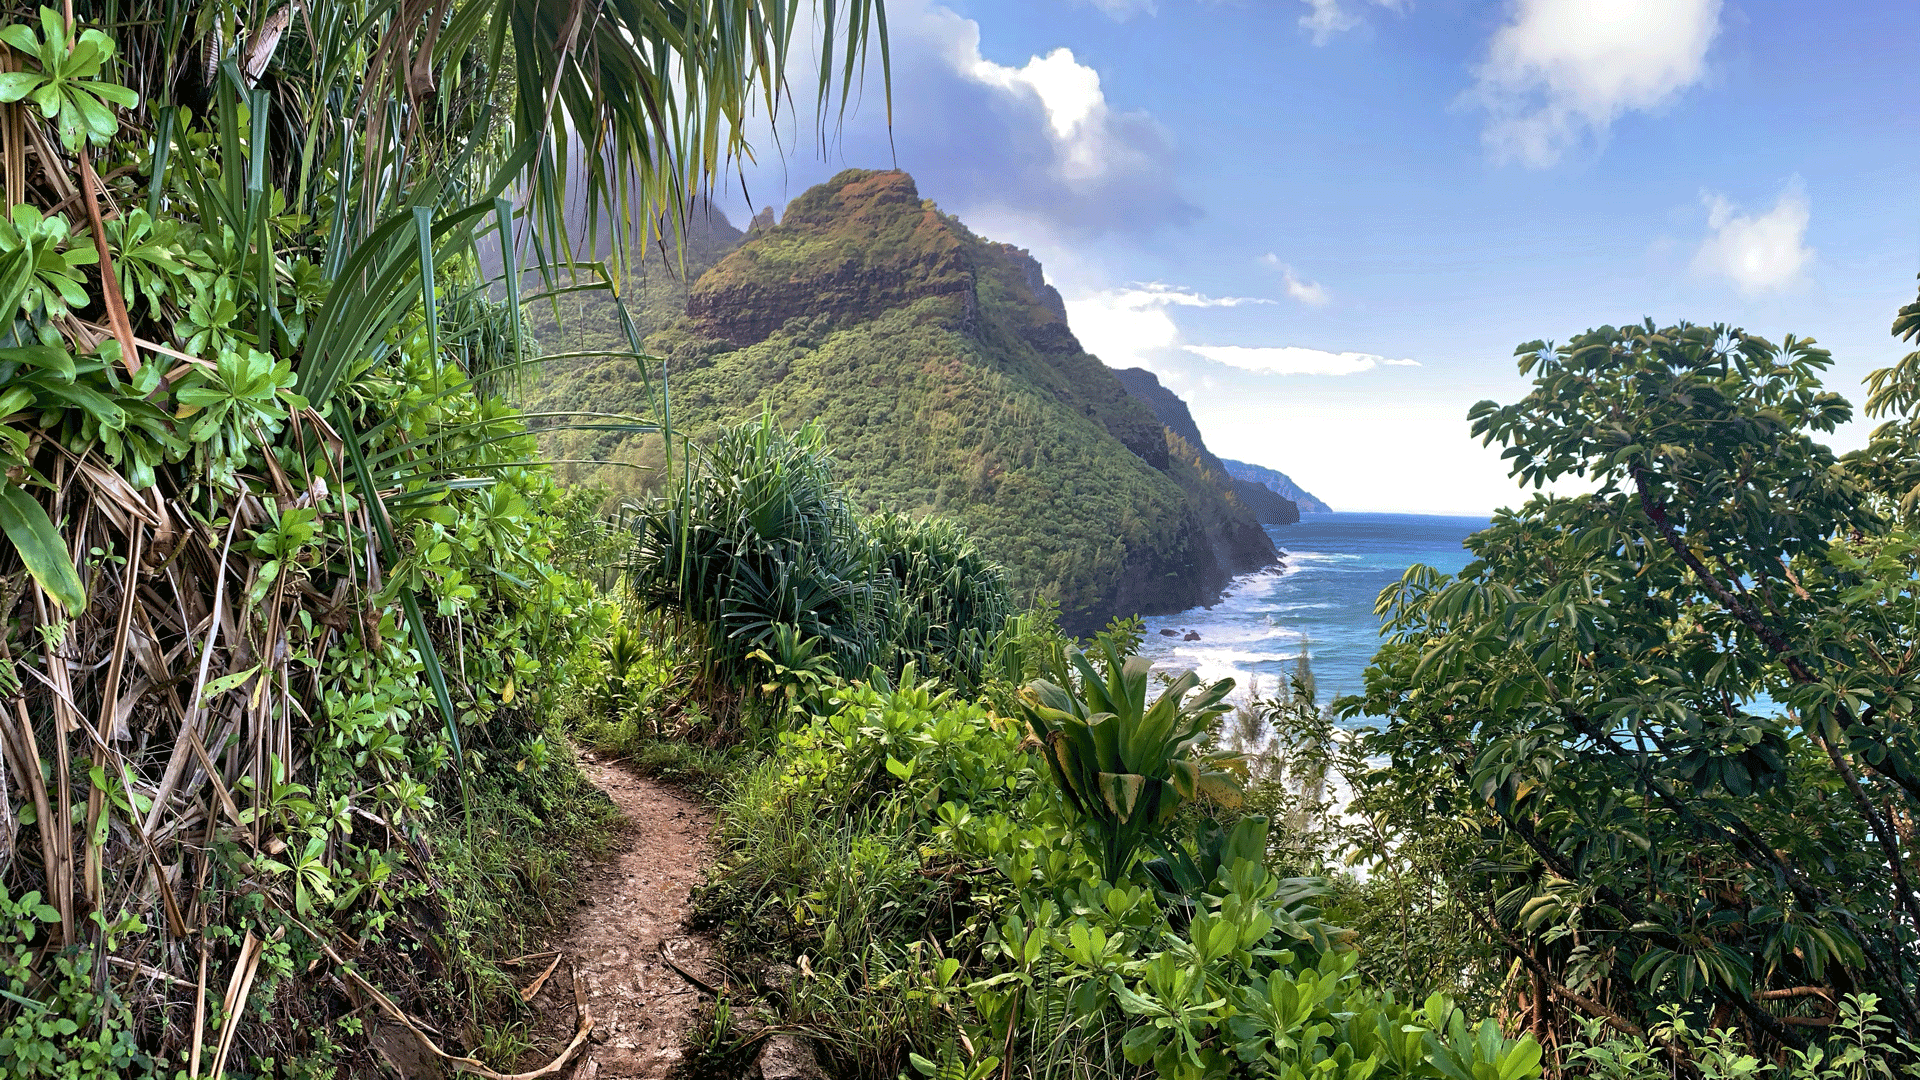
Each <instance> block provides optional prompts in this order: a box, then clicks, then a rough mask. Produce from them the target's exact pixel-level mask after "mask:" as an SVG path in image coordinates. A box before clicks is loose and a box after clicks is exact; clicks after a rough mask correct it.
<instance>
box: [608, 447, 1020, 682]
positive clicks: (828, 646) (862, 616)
mask: <svg viewBox="0 0 1920 1080" xmlns="http://www.w3.org/2000/svg"><path fill="white" fill-rule="evenodd" d="M633 529H634V533H635V541H634V549H633V554H632V559H631V562H630V565H629V574H630V580H631V582H632V586H633V588H634V590H635V592H636V595H637V596H638V597H639V599H640V600H641V601H642V602H643V603H644V604H646V605H648V606H651V607H654V608H664V609H671V610H674V611H678V612H681V613H683V614H684V615H685V616H687V617H688V618H690V619H692V620H693V621H694V622H695V623H696V624H697V625H699V626H701V627H703V628H704V629H705V630H706V631H707V634H708V644H709V646H710V648H711V649H712V650H713V651H714V654H715V655H716V656H717V657H718V658H719V660H720V661H721V662H722V663H723V664H726V665H729V667H731V668H738V667H739V666H740V665H742V664H743V663H744V662H745V661H747V660H749V659H756V658H757V659H758V660H759V662H760V663H761V664H763V665H765V666H766V667H768V668H770V669H772V675H773V678H774V682H773V684H771V686H772V687H776V688H777V687H788V686H790V687H794V688H796V691H797V690H799V689H801V688H804V687H812V686H817V685H818V678H819V676H820V675H821V674H823V673H826V672H833V671H837V672H838V673H840V674H843V675H858V674H864V673H865V672H866V671H867V670H868V669H869V668H874V667H878V668H879V669H881V670H883V671H898V670H900V668H901V666H902V665H903V664H908V663H915V664H918V665H919V666H920V668H921V670H923V671H933V672H937V673H938V674H940V675H942V676H946V677H949V678H952V679H954V680H957V681H959V682H961V683H963V684H965V685H973V684H975V683H977V682H979V680H980V679H981V678H982V677H983V675H984V672H985V668H986V665H987V662H988V660H989V659H990V657H991V654H992V649H993V647H994V643H995V641H996V640H997V638H998V635H999V634H1000V632H1001V630H1002V629H1003V628H1004V626H1005V625H1006V622H1007V620H1008V618H1009V617H1010V616H1011V615H1012V613H1013V601H1012V594H1011V591H1010V590H1009V589H1008V587H1007V583H1006V577H1005V574H1004V573H1003V572H1002V571H1001V570H1000V568H999V567H998V566H996V565H994V564H992V563H990V562H988V561H987V560H985V559H984V558H982V557H981V556H980V554H979V553H978V552H977V551H976V550H975V548H974V547H973V544H972V543H971V542H970V541H969V540H968V539H967V537H966V535H965V534H964V533H962V532H961V531H960V530H958V529H957V528H955V527H954V526H952V525H950V524H947V523H944V522H938V521H914V520H910V519H906V518H901V517H898V516H891V515H889V516H883V517H881V518H879V519H877V520H868V519H865V518H863V517H861V516H860V515H859V514H858V513H856V512H855V511H854V510H853V509H852V507H851V506H850V505H849V504H848V502H847V500H846V498H845V496H844V495H843V494H842V493H841V491H840V488H839V487H838V485H837V484H836V483H835V482H834V479H833V474H832V468H831V463H830V460H829V458H828V457H827V455H826V453H825V450H824V447H823V441H822V436H821V433H820V431H819V429H818V428H815V427H806V428H802V429H801V430H800V431H798V432H796V433H794V434H793V435H791V436H789V435H787V434H786V433H784V432H782V431H780V430H779V429H778V428H777V427H775V426H774V423H773V420H772V418H771V417H762V418H761V420H760V421H759V422H758V423H747V424H741V425H739V426H736V427H733V428H729V429H727V430H725V431H723V432H722V433H721V434H720V435H719V437H717V438H716V439H714V440H713V441H712V442H711V444H709V445H706V446H703V447H701V449H700V456H699V459H698V464H697V466H696V465H694V464H693V463H689V465H688V472H687V474H686V476H685V479H684V482H683V483H682V484H680V485H677V486H675V487H674V488H673V489H671V490H670V491H669V492H668V493H667V494H666V495H665V496H663V497H661V498H657V499H655V500H653V501H651V502H650V503H649V504H647V505H646V506H644V507H642V508H640V509H639V510H638V511H637V512H636V513H635V514H634V517H633ZM810 680H811V681H810ZM781 694H782V696H784V697H787V698H790V699H791V698H792V697H793V694H792V693H788V692H787V691H786V690H784V689H783V690H781ZM804 696H805V697H807V698H811V697H812V696H813V695H812V693H811V690H810V689H809V690H808V692H807V693H806V694H805V695H804Z"/></svg>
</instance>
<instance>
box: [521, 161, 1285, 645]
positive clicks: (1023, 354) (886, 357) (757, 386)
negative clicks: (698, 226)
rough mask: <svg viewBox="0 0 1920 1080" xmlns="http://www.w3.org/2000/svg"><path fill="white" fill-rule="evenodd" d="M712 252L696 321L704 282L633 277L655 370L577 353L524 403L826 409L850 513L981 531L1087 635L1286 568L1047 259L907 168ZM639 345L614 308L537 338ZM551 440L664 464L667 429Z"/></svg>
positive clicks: (700, 415)
mask: <svg viewBox="0 0 1920 1080" xmlns="http://www.w3.org/2000/svg"><path fill="white" fill-rule="evenodd" d="M716 232H717V229H716ZM707 235H713V234H712V233H709V234H707ZM698 256H699V258H698V260H696V259H695V258H694V257H693V256H692V255H691V254H690V256H689V260H688V263H687V269H688V271H689V272H690V273H692V272H700V271H704V273H700V276H699V278H698V280H697V281H696V282H695V283H694V284H693V286H692V287H691V292H692V303H693V305H694V307H695V308H697V309H698V310H697V311H696V315H697V317H696V318H690V319H680V320H674V321H671V322H664V321H655V320H658V319H659V318H660V316H659V312H660V311H661V310H663V309H665V308H667V307H669V305H670V301H671V299H673V298H679V297H683V296H686V295H687V293H686V291H685V289H686V287H685V286H682V285H680V284H678V283H677V282H675V281H673V279H672V277H671V272H672V271H673V269H674V268H673V267H671V266H669V267H654V268H652V269H650V270H649V271H648V276H647V277H645V278H644V279H643V280H642V281H641V282H639V283H638V284H637V287H636V288H634V289H632V290H629V291H630V293H632V294H633V295H634V297H635V299H634V300H633V302H632V304H631V306H630V311H629V313H630V314H631V315H632V316H633V318H634V323H635V326H636V327H644V328H646V329H650V330H654V331H657V332H656V333H653V334H652V336H650V337H648V338H647V339H646V344H647V347H648V349H649V350H650V351H652V352H654V353H657V354H658V355H659V356H660V357H661V361H660V366H659V367H656V368H654V369H652V370H653V375H652V376H651V382H648V381H647V379H648V376H646V375H645V374H644V373H643V372H642V371H641V370H640V369H638V368H636V367H635V366H634V365H633V364H632V362H631V361H629V360H626V359H621V358H608V359H592V358H586V359H581V360H576V361H561V362H560V366H558V367H557V368H556V369H555V372H554V373H553V374H550V375H548V376H546V379H547V381H546V382H545V383H544V384H542V385H541V386H539V387H536V388H534V389H533V390H532V391H530V396H529V400H530V401H531V402H533V403H534V404H533V405H532V406H531V407H534V408H538V409H553V410H565V409H596V410H603V409H604V410H616V411H617V410H626V411H638V410H639V409H640V408H641V407H642V403H643V402H644V401H646V400H648V393H649V388H651V389H652V390H653V391H654V392H657V391H658V389H659V387H661V386H662V385H663V383H669V384H670V385H671V398H672V403H673V425H674V428H675V430H676V431H679V432H682V433H684V434H685V435H687V436H689V437H691V438H692V439H693V440H694V441H696V442H707V441H711V440H713V439H715V438H717V437H718V436H719V434H720V432H722V431H724V430H726V429H728V428H729V427H732V426H734V425H737V424H740V423H744V422H750V421H752V420H755V419H757V418H759V417H760V416H761V415H762V414H763V413H765V412H768V411H771V412H772V414H773V416H774V418H775V420H776V421H777V422H778V423H779V424H781V425H783V426H786V427H790V428H791V427H799V426H802V425H804V424H808V423H817V424H818V425H819V427H820V430H821V431H822V433H823V437H824V439H825V442H826V444H827V445H828V446H830V447H831V448H832V449H833V451H834V455H835V458H836V460H837V461H838V463H839V469H838V475H839V476H840V477H841V479H842V481H843V482H844V484H845V485H846V490H847V494H848V496H849V499H850V500H851V502H852V503H853V505H855V506H856V507H858V508H860V509H862V510H863V511H867V512H879V511H894V512H898V513H903V514H906V515H908V516H909V517H913V518H924V517H928V516H935V517H948V518H952V519H955V520H960V521H964V522H965V523H966V525H967V529H968V531H969V533H970V534H971V535H972V536H973V537H974V539H975V541H976V543H978V544H979V545H980V548H981V550H982V551H983V552H984V553H985V554H986V555H987V556H988V557H990V558H992V559H993V560H994V561H996V562H998V563H999V564H1000V565H1002V566H1004V567H1006V568H1007V571H1008V573H1009V574H1010V576H1011V577H1012V580H1013V584H1014V587H1015V590H1016V593H1017V594H1018V595H1020V596H1021V597H1023V598H1031V597H1034V596H1036V595H1037V596H1040V597H1044V598H1047V599H1049V600H1051V601H1053V602H1055V603H1057V604H1058V605H1059V607H1060V609H1061V615H1062V620H1063V622H1064V623H1065V624H1066V625H1068V626H1069V627H1073V628H1079V629H1080V630H1081V631H1082V632H1084V631H1086V630H1090V629H1092V628H1094V627H1097V626H1099V625H1100V624H1101V623H1102V622H1104V621H1105V619H1106V618H1107V617H1108V615H1109V614H1111V613H1114V612H1121V613H1131V612H1133V611H1135V610H1144V609H1174V608H1179V607H1184V606H1187V605H1190V604H1197V603H1204V602H1207V601H1208V600H1211V599H1212V597H1213V595H1214V593H1215V592H1216V591H1217V590H1218V589H1220V588H1221V587H1223V586H1224V585H1225V584H1226V583H1227V581H1228V580H1229V578H1230V577H1231V576H1232V574H1233V573H1236V572H1240V571H1243V570H1248V569H1253V568H1254V567H1256V566H1259V565H1261V564H1262V563H1264V562H1265V561H1266V560H1268V559H1270V558H1272V550H1271V548H1272V545H1271V543H1270V542H1269V541H1268V540H1267V538H1266V536H1265V534H1264V532H1262V531H1261V530H1260V528H1259V527H1258V525H1257V524H1255V523H1254V522H1253V519H1252V517H1251V516H1250V515H1249V513H1248V512H1247V511H1246V509H1245V507H1243V506H1241V505H1240V504H1239V502H1238V501H1237V500H1236V499H1234V498H1233V497H1232V496H1231V495H1230V494H1229V493H1228V492H1227V490H1226V485H1227V480H1226V479H1225V478H1224V477H1221V476H1218V475H1213V476H1209V475H1207V472H1206V470H1204V469H1202V468H1201V467H1199V465H1198V464H1197V461H1196V460H1195V459H1194V457H1193V454H1192V451H1191V450H1190V449H1188V450H1187V451H1185V452H1184V454H1182V453H1173V454H1170V453H1169V448H1168V445H1167V439H1166V435H1165V433H1164V430H1163V429H1162V428H1161V426H1160V425H1159V423H1158V422H1157V421H1156V420H1155V419H1154V418H1153V416H1152V414H1151V413H1150V412H1148V411H1147V410H1146V408H1145V407H1144V406H1142V405H1141V404H1139V403H1138V402H1137V401H1134V400H1133V399H1132V398H1130V397H1128V396H1127V394H1126V392H1125V391H1124V390H1123V389H1122V387H1121V386H1120V384H1119V383H1118V381H1117V380H1115V378H1114V376H1113V374H1112V373H1111V372H1110V371H1109V370H1108V369H1107V368H1106V367H1105V366H1104V365H1103V364H1101V363H1100V361H1099V360H1097V359H1095V358H1094V357H1091V356H1089V355H1087V354H1086V353H1084V352H1082V351H1081V350H1080V348H1079V345H1078V343H1077V342H1076V341H1075V340H1074V339H1073V336H1072V335H1071V333H1069V332H1068V330H1067V327H1066V322H1065V318H1064V314H1063V313H1062V312H1061V311H1059V310H1058V297H1057V296H1054V295H1052V290H1051V289H1050V288H1049V287H1047V286H1045V285H1044V284H1043V283H1041V281H1040V275H1039V270H1038V266H1037V264H1034V263H1033V262H1032V261H1031V260H1030V259H1028V258H1027V257H1026V255H1025V253H1023V252H1019V251H1017V250H1015V249H1011V248H1008V247H1007V246H1006V245H1001V244H995V243H992V242H990V241H986V240H983V239H981V238H979V237H977V236H975V235H973V233H971V232H970V231H968V230H967V228H966V227H965V226H964V225H963V224H962V223H960V222H959V221H958V220H957V219H955V218H953V217H952V216H950V215H946V214H943V213H941V212H940V211H939V210H938V209H936V208H934V207H933V206H932V204H931V203H923V202H922V200H920V199H919V197H918V194H917V192H915V191H914V189H913V186H912V181H911V179H909V178H907V177H905V176H904V175H903V174H899V173H885V172H882V173H874V172H868V171H864V170H849V171H847V172H845V173H842V174H841V175H840V176H837V177H835V178H834V179H833V180H832V181H830V182H829V183H827V184H822V185H819V186H817V187H816V188H814V189H812V190H810V191H808V192H807V193H805V194H804V195H802V196H801V197H800V198H799V199H796V200H795V201H794V203H793V204H792V206H791V207H789V209H788V210H787V214H786V216H785V218H784V219H783V220H782V221H781V223H780V224H779V225H775V226H770V227H761V228H757V229H756V230H755V231H753V232H751V233H749V234H748V235H747V237H746V238H745V240H744V241H742V242H741V244H740V246H739V247H738V248H736V249H734V250H732V251H731V252H730V253H727V254H726V255H725V256H724V257H723V258H719V259H718V262H717V264H712V265H706V260H708V259H712V258H715V256H716V252H715V251H714V248H712V247H708V248H703V249H702V250H701V251H700V252H699V253H698ZM836 275H840V276H836ZM850 282H857V283H858V286H857V287H856V286H855V285H854V284H850ZM544 325H545V324H543V326H544ZM625 340H626V327H625V326H624V325H623V324H622V322H621V320H620V318H619V313H618V312H617V311H615V310H613V308H612V306H611V305H610V304H608V303H606V302H605V301H603V300H600V299H598V298H595V299H593V300H584V299H583V300H581V301H580V302H579V303H578V305H576V306H575V307H574V308H572V309H570V310H567V311H564V312H563V314H562V317H561V318H560V319H559V321H558V325H556V326H553V327H552V328H551V329H544V328H543V330H542V341H543V342H545V343H547V344H548V347H549V348H550V349H553V350H555V351H561V352H565V351H569V350H574V349H577V348H585V349H594V348H599V349H607V350H610V351H613V352H622V351H624V350H625V349H626V348H627V346H626V345H624V344H622V342H624V341H625ZM663 373H664V374H663ZM549 445H550V446H551V447H552V448H553V449H554V451H555V452H556V453H558V454H560V455H562V456H564V457H567V458H593V457H606V458H611V459H615V460H619V461H624V462H628V463H631V464H634V465H642V466H648V467H653V468H659V467H663V466H664V464H665V454H664V448H663V447H662V446H661V444H660V441H659V439H658V438H657V437H656V436H630V437H628V436H618V435H606V434H598V433H594V434H588V433H581V434H561V435H556V436H554V437H552V438H551V439H550V440H549ZM675 453H676V454H678V453H679V449H678V447H677V446H676V448H675ZM566 467H567V466H562V468H566ZM578 468H580V469H581V470H582V472H581V475H583V476H588V477H591V478H593V479H595V480H604V479H606V478H607V477H608V472H607V471H605V470H601V471H592V470H591V469H590V467H589V466H578ZM642 475H644V474H642ZM610 482H614V483H618V482H619V481H610Z"/></svg>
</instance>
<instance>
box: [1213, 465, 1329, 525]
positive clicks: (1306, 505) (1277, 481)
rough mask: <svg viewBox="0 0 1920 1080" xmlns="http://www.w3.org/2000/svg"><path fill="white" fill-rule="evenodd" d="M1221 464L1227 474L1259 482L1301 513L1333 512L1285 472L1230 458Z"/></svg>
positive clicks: (1239, 478) (1248, 481)
mask: <svg viewBox="0 0 1920 1080" xmlns="http://www.w3.org/2000/svg"><path fill="white" fill-rule="evenodd" d="M1221 464H1222V465H1225V466H1226V467H1227V475H1228V476H1231V477H1233V478H1234V479H1235V480H1240V481H1244V482H1246V483H1251V484H1259V485H1260V486H1261V487H1264V488H1266V489H1267V490H1269V491H1272V492H1274V493H1276V494H1278V495H1281V496H1284V497H1285V498H1287V499H1290V500H1292V501H1293V503H1294V504H1295V505H1296V506H1298V507H1299V508H1300V512H1301V513H1303V514H1331V513H1333V507H1331V506H1328V505H1327V504H1326V503H1324V502H1322V501H1320V500H1319V499H1317V498H1315V497H1314V496H1313V495H1311V494H1309V493H1308V492H1307V491H1306V490H1305V489H1304V488H1302V487H1301V486H1300V485H1299V484H1296V483H1294V482H1293V479H1292V478H1291V477H1289V476H1288V475H1287V474H1286V473H1283V472H1280V471H1278V470H1276V469H1269V468H1267V467H1266V466H1264V465H1249V464H1247V463H1246V462H1244V461H1234V460H1232V459H1231V458H1226V459H1222V461H1221Z"/></svg>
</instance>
